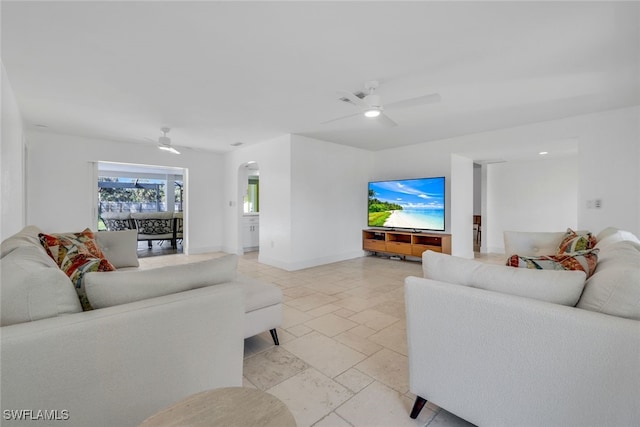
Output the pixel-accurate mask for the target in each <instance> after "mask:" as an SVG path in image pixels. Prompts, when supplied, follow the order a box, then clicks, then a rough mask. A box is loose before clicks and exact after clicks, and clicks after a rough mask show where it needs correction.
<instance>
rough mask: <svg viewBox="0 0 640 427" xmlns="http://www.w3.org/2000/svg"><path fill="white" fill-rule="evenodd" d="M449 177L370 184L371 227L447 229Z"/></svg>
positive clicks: (369, 224)
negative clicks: (446, 197) (446, 213)
mask: <svg viewBox="0 0 640 427" xmlns="http://www.w3.org/2000/svg"><path fill="white" fill-rule="evenodd" d="M444 191H445V178H444V177H443V176H442V177H434V178H416V179H398V180H393V181H375V182H370V183H369V221H368V226H369V227H385V228H394V229H395V228H403V229H404V228H406V229H414V230H433V231H444V230H445V225H444V218H445V203H444Z"/></svg>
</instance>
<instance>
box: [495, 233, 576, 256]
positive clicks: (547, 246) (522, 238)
mask: <svg viewBox="0 0 640 427" xmlns="http://www.w3.org/2000/svg"><path fill="white" fill-rule="evenodd" d="M564 234H565V233H563V232H561V231H557V232H534V231H505V232H504V233H503V237H504V251H505V254H506V255H507V256H511V255H514V254H518V255H523V256H538V255H551V254H555V253H557V252H558V246H559V245H560V243H561V242H562V239H563V237H564Z"/></svg>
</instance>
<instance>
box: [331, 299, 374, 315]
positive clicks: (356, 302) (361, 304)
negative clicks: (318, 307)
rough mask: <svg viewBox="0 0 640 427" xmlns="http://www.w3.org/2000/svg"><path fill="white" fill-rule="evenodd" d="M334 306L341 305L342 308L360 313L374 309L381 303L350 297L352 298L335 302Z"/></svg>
mask: <svg viewBox="0 0 640 427" xmlns="http://www.w3.org/2000/svg"><path fill="white" fill-rule="evenodd" d="M334 304H336V305H339V306H340V307H342V308H346V309H348V310H351V311H355V312H356V313H359V312H361V311H363V310H366V309H368V308H370V307H373V306H374V305H377V304H379V302H378V301H372V300H368V299H366V298H359V297H353V296H350V297H345V298H340V299H338V300H337V301H335V302H334Z"/></svg>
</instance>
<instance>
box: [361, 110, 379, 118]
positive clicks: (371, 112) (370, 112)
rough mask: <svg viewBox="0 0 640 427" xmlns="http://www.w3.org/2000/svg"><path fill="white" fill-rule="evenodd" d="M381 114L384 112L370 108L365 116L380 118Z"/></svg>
mask: <svg viewBox="0 0 640 427" xmlns="http://www.w3.org/2000/svg"><path fill="white" fill-rule="evenodd" d="M380 114H382V111H381V110H380V108H377V107H373V108H370V109H368V110H365V112H364V116H365V117H370V118H373V117H378V116H379V115H380Z"/></svg>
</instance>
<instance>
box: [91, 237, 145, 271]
mask: <svg viewBox="0 0 640 427" xmlns="http://www.w3.org/2000/svg"><path fill="white" fill-rule="evenodd" d="M95 236H96V242H98V246H99V247H100V249H101V250H102V252H103V253H104V256H105V257H106V258H107V259H108V260H109V262H110V263H111V264H112V265H113V266H114V267H115V268H124V267H138V266H139V265H140V262H139V261H138V232H137V230H122V231H99V232H97V233H96V234H95Z"/></svg>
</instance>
